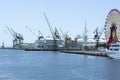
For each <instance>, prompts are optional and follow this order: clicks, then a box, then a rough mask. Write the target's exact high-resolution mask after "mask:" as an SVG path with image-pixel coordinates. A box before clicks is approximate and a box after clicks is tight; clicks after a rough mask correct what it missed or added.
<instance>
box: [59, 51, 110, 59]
mask: <svg viewBox="0 0 120 80" xmlns="http://www.w3.org/2000/svg"><path fill="white" fill-rule="evenodd" d="M60 52H61V53H71V54H83V55H92V56H102V57H108V55H107V52H103V51H82V50H68V49H67V50H66V49H64V50H60Z"/></svg>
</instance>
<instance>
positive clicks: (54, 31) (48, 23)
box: [43, 13, 60, 50]
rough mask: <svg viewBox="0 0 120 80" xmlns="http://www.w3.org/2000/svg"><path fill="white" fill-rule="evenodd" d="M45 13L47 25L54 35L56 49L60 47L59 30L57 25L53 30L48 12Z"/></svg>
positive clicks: (54, 47)
mask: <svg viewBox="0 0 120 80" xmlns="http://www.w3.org/2000/svg"><path fill="white" fill-rule="evenodd" d="M43 15H44V17H45V20H46V22H47V25H48V27H49V30H50V32H51V34H52V37H53V50H56V49H57V48H58V45H57V39H60V35H59V32H58V30H57V28H56V27H55V29H54V30H53V28H52V26H51V24H50V22H49V21H48V18H47V16H46V14H45V13H43Z"/></svg>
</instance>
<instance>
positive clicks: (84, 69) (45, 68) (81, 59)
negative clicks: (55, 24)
mask: <svg viewBox="0 0 120 80" xmlns="http://www.w3.org/2000/svg"><path fill="white" fill-rule="evenodd" d="M119 67H120V60H114V59H109V58H107V57H96V56H88V55H77V54H65V53H59V52H52V51H34V52H33V51H22V50H0V80H120V76H119V73H120V69H119Z"/></svg>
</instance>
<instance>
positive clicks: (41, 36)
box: [25, 26, 44, 40]
mask: <svg viewBox="0 0 120 80" xmlns="http://www.w3.org/2000/svg"><path fill="white" fill-rule="evenodd" d="M25 28H26V29H27V30H29V31H30V32H31V33H32V34H33V35H34V36H36V37H37V38H38V40H40V39H41V38H44V37H43V34H42V33H41V31H40V30H39V31H38V32H39V36H37V35H36V34H35V33H34V32H33V31H32V30H31V29H30V28H29V27H28V26H25Z"/></svg>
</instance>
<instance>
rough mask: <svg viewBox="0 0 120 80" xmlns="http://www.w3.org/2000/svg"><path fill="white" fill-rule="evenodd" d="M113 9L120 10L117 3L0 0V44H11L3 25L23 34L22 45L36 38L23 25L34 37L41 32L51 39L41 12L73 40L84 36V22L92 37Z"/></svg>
mask: <svg viewBox="0 0 120 80" xmlns="http://www.w3.org/2000/svg"><path fill="white" fill-rule="evenodd" d="M113 8H117V9H120V1H119V0H0V36H1V38H0V44H1V43H2V42H3V41H4V42H5V45H12V39H11V38H12V37H11V35H10V34H9V35H8V36H9V37H8V36H7V35H6V34H5V33H4V32H3V29H4V30H6V31H7V33H9V32H8V30H7V29H6V27H5V25H8V26H10V27H11V28H13V30H15V31H16V32H18V33H21V34H23V36H24V42H34V41H35V40H36V39H37V37H36V36H34V35H33V34H32V33H31V32H29V30H27V29H26V28H25V26H26V25H27V26H28V27H30V29H32V30H33V32H34V33H36V34H38V31H39V30H40V31H41V32H42V33H43V34H44V36H48V35H49V36H51V34H50V31H49V28H48V26H47V24H46V21H45V18H44V16H43V13H44V12H45V13H46V14H47V17H48V19H49V21H50V23H51V25H52V26H53V27H57V28H58V29H59V28H61V29H63V32H67V31H69V33H68V34H69V35H70V36H72V37H73V36H75V35H78V34H80V35H83V33H84V27H85V20H86V23H87V29H88V37H89V38H93V35H94V34H93V31H94V29H95V28H96V27H99V28H100V29H101V28H103V27H104V23H105V19H106V16H107V14H108V12H109V11H110V10H111V9H113ZM3 35H4V36H3ZM10 37H11V38H10ZM102 37H104V34H103V35H102Z"/></svg>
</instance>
